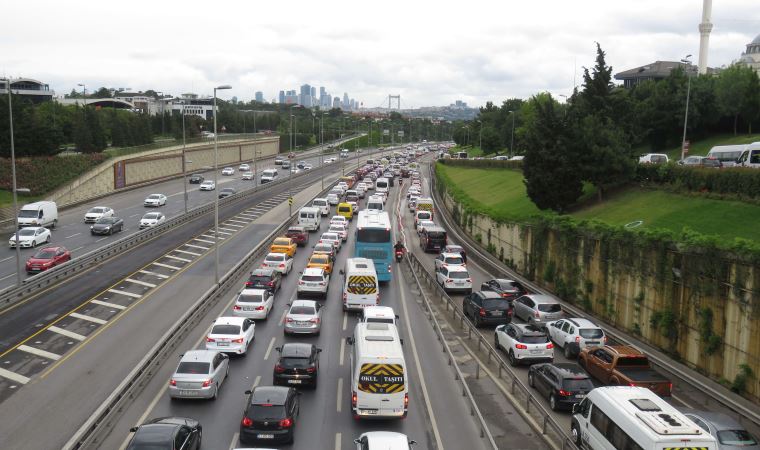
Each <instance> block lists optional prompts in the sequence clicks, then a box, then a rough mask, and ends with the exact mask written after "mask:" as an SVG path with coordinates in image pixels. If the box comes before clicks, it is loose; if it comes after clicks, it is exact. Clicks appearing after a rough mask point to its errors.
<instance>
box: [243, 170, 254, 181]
mask: <svg viewBox="0 0 760 450" xmlns="http://www.w3.org/2000/svg"><path fill="white" fill-rule="evenodd" d="M243 179H244V180H253V172H251V171H250V170H249V171H246V172H243Z"/></svg>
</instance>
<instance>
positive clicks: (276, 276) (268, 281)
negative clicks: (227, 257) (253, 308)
mask: <svg viewBox="0 0 760 450" xmlns="http://www.w3.org/2000/svg"><path fill="white" fill-rule="evenodd" d="M245 287H246V288H248V289H266V290H268V291H269V292H271V293H272V294H274V293H275V292H277V291H279V290H280V288H281V287H282V274H281V273H280V272H278V271H276V270H273V269H256V270H254V271H253V272H251V275H250V276H249V277H248V281H246V282H245Z"/></svg>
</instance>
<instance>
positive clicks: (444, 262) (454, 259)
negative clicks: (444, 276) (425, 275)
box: [435, 252, 467, 270]
mask: <svg viewBox="0 0 760 450" xmlns="http://www.w3.org/2000/svg"><path fill="white" fill-rule="evenodd" d="M454 266H462V267H465V266H467V264H465V262H464V258H462V255H461V254H460V253H443V252H441V253H439V254H438V256H436V257H435V270H440V269H441V267H454Z"/></svg>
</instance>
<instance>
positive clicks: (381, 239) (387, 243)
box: [354, 210, 394, 281]
mask: <svg viewBox="0 0 760 450" xmlns="http://www.w3.org/2000/svg"><path fill="white" fill-rule="evenodd" d="M393 244H394V241H393V230H392V229H391V219H390V216H389V215H388V213H387V212H386V211H376V210H361V211H359V220H358V223H357V224H356V243H355V246H354V257H355V258H368V259H371V260H372V261H373V262H374V263H375V270H376V271H377V279H378V281H391V270H392V267H393V266H392V265H391V264H392V262H393Z"/></svg>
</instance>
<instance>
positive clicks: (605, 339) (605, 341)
mask: <svg viewBox="0 0 760 450" xmlns="http://www.w3.org/2000/svg"><path fill="white" fill-rule="evenodd" d="M604 344H605V345H606V344H607V336H605V337H604Z"/></svg>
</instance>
